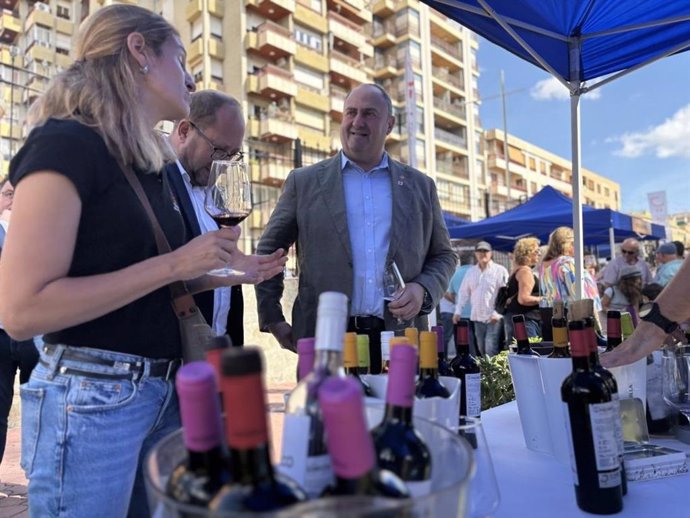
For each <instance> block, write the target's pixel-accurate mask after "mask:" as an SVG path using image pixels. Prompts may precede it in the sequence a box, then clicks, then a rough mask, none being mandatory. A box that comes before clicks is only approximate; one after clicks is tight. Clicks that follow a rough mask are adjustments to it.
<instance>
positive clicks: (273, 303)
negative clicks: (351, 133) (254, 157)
mask: <svg viewBox="0 0 690 518" xmlns="http://www.w3.org/2000/svg"><path fill="white" fill-rule="evenodd" d="M340 157H341V155H340V153H338V154H337V155H335V156H334V157H332V158H329V159H327V160H324V161H322V162H319V163H318V164H315V165H313V166H309V167H305V168H302V169H297V170H294V171H292V172H291V173H290V174H289V175H288V177H287V179H286V180H285V185H284V186H283V192H282V194H281V196H280V198H279V200H278V203H277V205H276V208H275V210H274V211H273V214H272V215H271V218H270V220H269V222H268V225H267V226H266V228H265V229H264V232H263V235H262V236H261V240H260V241H259V246H258V248H257V253H259V254H270V253H271V252H273V251H274V250H276V249H278V248H284V249H285V250H287V249H288V248H289V247H290V246H291V245H292V244H293V243H295V242H296V243H297V261H298V265H299V289H298V294H297V298H296V299H295V303H294V306H293V311H292V326H293V336H294V338H295V339H297V338H301V337H304V336H314V330H315V325H316V306H317V303H318V297H319V294H321V293H322V292H324V291H338V292H341V293H345V294H346V295H347V296H348V298H349V299H352V283H353V271H352V250H351V245H350V235H349V231H348V226H347V211H346V208H345V193H344V189H343V181H342V175H341V165H340V160H341V158H340ZM388 163H389V167H390V173H391V186H392V196H393V213H392V218H393V219H392V222H391V237H390V246H389V249H388V255H387V261H395V262H396V264H397V265H398V267H399V268H400V273H401V274H402V276H403V279H404V280H405V281H406V282H417V283H419V284H421V285H422V286H423V287H424V288H425V289H426V290H427V292H428V293H429V295H431V299H432V300H431V304H430V305H429V306H430V307H428V308H424V309H425V310H426V311H427V312H429V311H431V310H433V308H435V307H436V305H437V304H438V301H439V300H440V298H441V297H442V296H443V294H444V292H445V291H446V288H447V287H448V282H449V279H450V276H451V275H452V273H453V271H454V270H455V263H456V260H455V254H454V253H453V250H452V248H451V245H450V239H449V237H448V230H447V229H446V225H445V223H444V221H443V215H442V213H441V206H440V204H439V201H438V196H437V194H436V185H435V184H434V181H433V180H432V179H431V178H429V177H428V176H426V175H425V174H423V173H421V172H419V171H417V170H416V169H413V168H411V167H409V166H406V165H404V164H401V163H399V162H396V161H395V160H392V159H391V158H390V157H389V162H388ZM282 294H283V276H282V275H277V276H276V277H273V278H272V279H269V280H267V281H264V282H262V283H261V284H259V285H257V286H256V296H257V305H258V311H259V325H260V327H261V330H262V331H267V330H268V325H269V324H273V323H276V322H281V321H283V320H285V316H284V315H283V310H282V307H281V304H280V299H281V296H282ZM384 319H385V321H386V329H390V330H395V329H397V328H399V327H401V326H400V324H398V323H397V322H396V319H395V318H394V317H393V316H392V315H391V314H390V313H389V312H388V310H387V309H386V310H385V314H384ZM415 325H416V326H417V327H420V328H422V329H426V326H427V319H426V316H422V315H420V316H419V317H418V318H417V319H416V320H415Z"/></svg>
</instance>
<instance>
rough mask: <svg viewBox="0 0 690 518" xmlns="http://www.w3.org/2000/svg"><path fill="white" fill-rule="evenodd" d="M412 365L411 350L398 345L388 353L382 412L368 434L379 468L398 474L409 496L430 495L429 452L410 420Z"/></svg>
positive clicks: (412, 350) (413, 371)
mask: <svg viewBox="0 0 690 518" xmlns="http://www.w3.org/2000/svg"><path fill="white" fill-rule="evenodd" d="M416 366H417V351H416V350H415V348H414V347H412V346H410V345H399V346H396V347H395V349H393V351H391V370H390V373H389V375H388V386H387V387H386V410H385V414H384V416H383V420H382V421H381V423H379V424H378V425H377V426H376V428H374V429H373V430H372V431H371V435H372V437H373V438H374V448H375V450H376V457H377V460H378V466H379V468H381V469H386V470H389V471H392V472H393V473H395V474H396V475H398V476H399V477H400V478H401V479H402V480H403V481H405V483H406V484H407V488H408V490H409V491H410V494H411V495H412V496H413V497H416V496H425V495H428V494H429V493H430V492H431V453H430V452H429V448H428V447H427V445H426V444H425V442H424V439H422V436H421V435H420V434H419V432H417V430H416V429H415V428H414V424H413V421H412V412H413V404H414V391H415V381H414V378H415V370H416Z"/></svg>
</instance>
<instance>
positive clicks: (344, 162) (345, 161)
mask: <svg viewBox="0 0 690 518" xmlns="http://www.w3.org/2000/svg"><path fill="white" fill-rule="evenodd" d="M348 165H350V166H352V167H354V168H355V169H357V170H358V171H362V172H363V173H373V172H374V171H376V170H377V169H388V153H386V152H385V151H384V152H383V156H382V157H381V161H380V162H379V163H378V165H376V166H374V167H372V168H371V169H370V170H369V171H365V170H364V169H362V168H361V167H359V166H358V165H357V164H355V163H354V162H353V161H352V160H350V159H349V158H347V156H345V152H344V151H340V170H341V171H344V170H345V168H346V167H347V166H348Z"/></svg>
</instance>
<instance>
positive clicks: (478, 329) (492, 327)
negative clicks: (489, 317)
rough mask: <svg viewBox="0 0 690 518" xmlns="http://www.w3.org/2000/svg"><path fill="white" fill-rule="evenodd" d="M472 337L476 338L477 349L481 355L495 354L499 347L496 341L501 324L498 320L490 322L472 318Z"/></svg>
mask: <svg viewBox="0 0 690 518" xmlns="http://www.w3.org/2000/svg"><path fill="white" fill-rule="evenodd" d="M472 323H473V324H474V337H475V338H476V340H477V349H478V350H479V353H480V354H481V355H482V356H485V355H486V356H496V355H497V354H498V353H499V351H500V350H501V347H500V345H499V343H498V335H499V334H500V332H501V326H502V325H503V324H502V323H501V321H500V320H498V321H496V322H494V323H490V322H477V321H476V320H473V321H472Z"/></svg>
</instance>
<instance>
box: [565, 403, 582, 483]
mask: <svg viewBox="0 0 690 518" xmlns="http://www.w3.org/2000/svg"><path fill="white" fill-rule="evenodd" d="M563 421H564V423H565V436H566V438H567V439H568V455H569V457H570V469H571V470H572V472H573V482H574V483H575V485H576V486H579V485H580V479H579V478H578V476H577V464H576V463H575V447H574V446H573V431H572V428H571V427H570V411H569V410H568V403H563Z"/></svg>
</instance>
